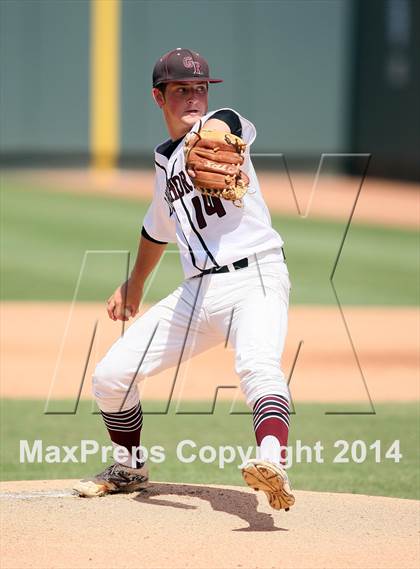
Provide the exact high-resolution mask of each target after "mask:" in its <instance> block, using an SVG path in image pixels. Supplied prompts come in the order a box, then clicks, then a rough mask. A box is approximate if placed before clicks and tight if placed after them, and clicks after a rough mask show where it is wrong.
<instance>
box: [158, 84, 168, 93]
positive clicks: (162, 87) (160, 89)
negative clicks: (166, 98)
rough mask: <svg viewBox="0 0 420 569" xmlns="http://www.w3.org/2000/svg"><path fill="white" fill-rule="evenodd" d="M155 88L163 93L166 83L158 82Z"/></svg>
mask: <svg viewBox="0 0 420 569" xmlns="http://www.w3.org/2000/svg"><path fill="white" fill-rule="evenodd" d="M156 89H158V90H159V91H160V92H161V93H162V95H164V94H165V91H166V83H159V84H158V85H156Z"/></svg>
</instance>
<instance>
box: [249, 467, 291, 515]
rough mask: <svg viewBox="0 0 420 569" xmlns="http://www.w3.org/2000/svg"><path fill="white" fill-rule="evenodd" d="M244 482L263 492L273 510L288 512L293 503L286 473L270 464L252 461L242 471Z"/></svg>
mask: <svg viewBox="0 0 420 569" xmlns="http://www.w3.org/2000/svg"><path fill="white" fill-rule="evenodd" d="M242 476H243V478H244V480H245V482H246V483H247V484H248V486H250V487H251V488H253V489H254V490H262V491H263V492H265V494H266V496H267V499H268V502H269V504H270V506H271V507H272V508H274V509H275V510H286V512H287V511H288V510H289V508H290V507H291V506H293V504H294V503H295V497H294V496H293V494H292V492H291V488H290V483H289V478H288V476H287V474H286V471H285V470H284V469H283V468H282V467H281V466H279V465H278V464H274V463H272V462H266V461H264V460H259V459H253V460H249V461H248V463H247V464H246V466H245V467H244V468H243V469H242Z"/></svg>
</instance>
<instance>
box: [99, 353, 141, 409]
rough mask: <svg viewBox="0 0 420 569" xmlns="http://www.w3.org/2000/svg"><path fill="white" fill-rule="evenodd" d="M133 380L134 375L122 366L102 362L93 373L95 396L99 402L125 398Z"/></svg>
mask: <svg viewBox="0 0 420 569" xmlns="http://www.w3.org/2000/svg"><path fill="white" fill-rule="evenodd" d="M132 379H133V378H132V374H130V373H129V372H128V371H127V370H126V369H124V368H122V367H121V366H120V365H115V364H112V363H110V362H108V361H106V359H105V360H102V361H101V362H99V363H98V365H97V366H96V368H95V371H94V373H93V377H92V387H93V395H94V397H95V399H96V400H97V401H101V400H108V399H110V398H121V397H124V394H125V393H126V392H127V390H128V388H129V386H130V384H131V382H132Z"/></svg>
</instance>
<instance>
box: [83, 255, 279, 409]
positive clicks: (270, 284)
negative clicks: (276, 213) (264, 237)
mask: <svg viewBox="0 0 420 569" xmlns="http://www.w3.org/2000/svg"><path fill="white" fill-rule="evenodd" d="M232 269H233V267H232ZM289 292H290V280H289V274H288V270H287V266H286V264H285V262H284V261H283V252H282V251H281V250H271V251H267V252H265V253H259V254H258V255H255V256H254V257H250V258H249V266H248V267H246V268H243V269H238V270H234V269H233V270H232V271H231V272H228V273H221V274H209V275H204V276H202V277H199V278H191V279H187V280H186V281H184V282H183V283H182V284H181V285H180V286H179V287H178V288H177V289H176V290H175V291H174V292H173V293H172V294H170V295H169V296H167V297H166V298H164V299H163V300H161V301H160V302H158V303H157V304H155V305H154V306H153V307H151V308H150V309H149V310H148V311H147V312H146V313H145V314H143V315H142V316H140V317H139V318H137V320H135V321H134V323H133V324H132V325H131V326H130V327H129V328H128V329H127V330H126V331H125V333H124V335H123V336H122V337H121V338H119V339H118V340H117V341H116V342H115V343H114V344H113V346H112V347H111V348H110V350H109V351H108V353H107V354H106V355H105V357H104V358H103V359H102V360H101V361H100V362H99V363H98V365H97V366H96V369H95V372H94V375H93V394H94V396H95V398H96V401H97V403H98V405H99V408H100V409H101V410H102V411H104V412H110V413H112V412H118V411H125V410H127V409H130V408H132V407H134V406H135V405H136V404H137V403H138V401H139V395H138V389H137V383H138V382H139V381H141V380H142V379H144V378H145V377H149V376H152V375H154V374H157V373H159V372H161V371H163V370H164V369H167V368H169V367H172V366H176V365H177V364H178V363H179V359H180V356H181V353H182V354H183V357H182V361H185V360H186V359H187V358H189V357H191V356H193V355H195V354H198V353H200V352H203V351H205V350H207V349H209V348H211V347H213V346H215V345H217V344H219V343H221V342H224V341H225V340H226V337H227V334H228V331H229V342H230V344H231V346H232V347H233V349H234V351H235V371H236V373H237V374H238V375H239V378H240V386H241V389H242V391H243V393H244V395H245V399H246V402H247V404H248V405H249V406H250V407H251V408H252V406H253V404H254V403H255V402H256V401H257V400H258V399H259V398H260V397H263V396H265V395H275V394H276V395H282V396H284V397H286V398H287V400H288V401H289V402H290V396H289V390H288V386H287V382H286V379H285V376H284V374H283V372H282V370H281V367H280V360H281V356H282V352H283V349H284V343H285V338H286V332H287V318H288V304H289ZM229 328H230V329H229ZM130 386H131V387H130Z"/></svg>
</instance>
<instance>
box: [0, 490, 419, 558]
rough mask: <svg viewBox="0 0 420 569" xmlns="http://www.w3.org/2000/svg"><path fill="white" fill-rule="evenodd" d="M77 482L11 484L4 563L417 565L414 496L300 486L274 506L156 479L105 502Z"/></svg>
mask: <svg viewBox="0 0 420 569" xmlns="http://www.w3.org/2000/svg"><path fill="white" fill-rule="evenodd" d="M71 485H72V481H71V480H58V481H48V482H47V481H32V482H5V483H2V484H1V494H0V496H1V502H2V514H3V515H2V525H3V528H2V536H3V539H2V552H1V553H2V567H4V569H6V568H7V569H21V568H23V567H27V568H33V569H35V568H37V569H67V568H69V567H72V568H75V569H77V568H80V569H82V568H83V569H86V568H92V569H104V568H106V569H124V568H127V569H131V568H133V567H136V568H146V567H147V568H150V569H154V568H156V569H158V568H159V569H166V568H167V569H169V568H170V569H178V568H194V569H196V568H201V569H207V568H209V569H210V568H212V569H228V568H242V569H245V568H247V569H248V568H253V569H265V568H267V569H268V568H273V569H274V568H282V569H286V568H287V569H307V568H308V567H310V568H311V569H318V568H319V569H320V568H323V569H330V568H331V569H337V568H340V569H346V568H352V569H362V568H363V569H366V568H369V569H391V568H393V569H402V568H404V569H414V568H417V567H418V566H419V562H420V557H419V549H418V541H417V537H418V529H419V516H418V513H419V507H418V502H415V501H413V500H398V499H391V498H380V497H371V496H356V495H350V494H328V493H314V492H303V491H298V492H296V505H295V506H294V507H293V508H292V509H291V510H290V511H289V512H284V511H280V512H273V510H271V509H270V507H269V506H268V505H267V503H266V499H265V496H264V495H261V493H258V494H255V493H254V492H253V491H252V490H251V489H249V488H242V487H233V486H227V487H221V486H202V485H201V486H199V485H193V484H170V483H163V482H159V483H152V484H151V486H150V487H149V488H148V489H147V490H145V491H143V492H141V493H135V494H129V495H115V496H107V497H105V498H94V499H83V498H78V497H75V496H72V494H71V492H70V490H69V488H71Z"/></svg>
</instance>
